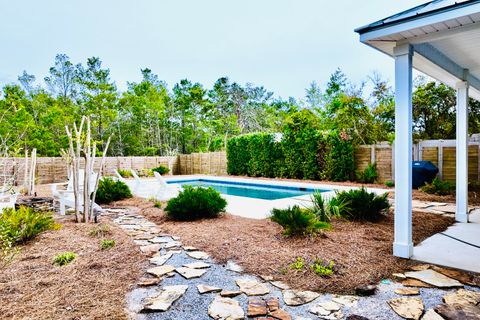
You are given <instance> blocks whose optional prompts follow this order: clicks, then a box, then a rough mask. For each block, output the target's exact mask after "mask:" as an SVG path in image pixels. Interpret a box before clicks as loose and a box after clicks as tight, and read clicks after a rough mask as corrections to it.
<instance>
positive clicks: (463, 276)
mask: <svg viewBox="0 0 480 320" xmlns="http://www.w3.org/2000/svg"><path fill="white" fill-rule="evenodd" d="M432 269H433V270H435V271H437V272H439V273H441V274H443V275H444V276H447V277H449V278H452V279H455V280H458V281H460V282H461V283H464V284H468V285H475V282H474V277H473V275H471V274H468V273H466V272H462V271H458V270H451V269H445V268H442V267H437V266H434V267H433V268H432Z"/></svg>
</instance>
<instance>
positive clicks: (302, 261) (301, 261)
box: [289, 257, 305, 271]
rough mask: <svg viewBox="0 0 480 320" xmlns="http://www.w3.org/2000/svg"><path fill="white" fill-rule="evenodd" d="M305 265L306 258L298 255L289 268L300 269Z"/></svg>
mask: <svg viewBox="0 0 480 320" xmlns="http://www.w3.org/2000/svg"><path fill="white" fill-rule="evenodd" d="M303 267H305V259H303V258H302V257H298V258H297V259H295V261H294V262H293V263H291V264H290V266H289V268H290V269H293V270H297V271H300V270H302V269H303Z"/></svg>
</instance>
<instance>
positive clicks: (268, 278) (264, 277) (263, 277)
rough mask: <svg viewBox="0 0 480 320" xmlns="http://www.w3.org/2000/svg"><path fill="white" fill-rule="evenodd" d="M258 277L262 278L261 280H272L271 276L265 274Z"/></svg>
mask: <svg viewBox="0 0 480 320" xmlns="http://www.w3.org/2000/svg"><path fill="white" fill-rule="evenodd" d="M260 279H262V280H263V281H273V277H272V276H266V275H261V276H260Z"/></svg>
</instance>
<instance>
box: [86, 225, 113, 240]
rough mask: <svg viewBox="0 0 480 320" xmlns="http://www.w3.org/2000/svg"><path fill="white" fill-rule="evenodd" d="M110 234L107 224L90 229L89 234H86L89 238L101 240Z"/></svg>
mask: <svg viewBox="0 0 480 320" xmlns="http://www.w3.org/2000/svg"><path fill="white" fill-rule="evenodd" d="M111 233H112V232H111V231H110V226H109V225H108V224H103V223H102V224H99V225H97V226H95V227H93V228H92V229H90V232H89V233H88V234H89V235H90V236H91V237H99V238H103V237H105V236H106V235H109V234H111Z"/></svg>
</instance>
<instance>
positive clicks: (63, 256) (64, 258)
mask: <svg viewBox="0 0 480 320" xmlns="http://www.w3.org/2000/svg"><path fill="white" fill-rule="evenodd" d="M76 258H77V254H76V253H75V252H70V251H67V252H63V253H60V254H58V255H56V256H55V257H54V258H53V264H54V265H56V266H60V267H61V266H65V265H67V264H69V263H71V262H72V261H73V260H75V259H76Z"/></svg>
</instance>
